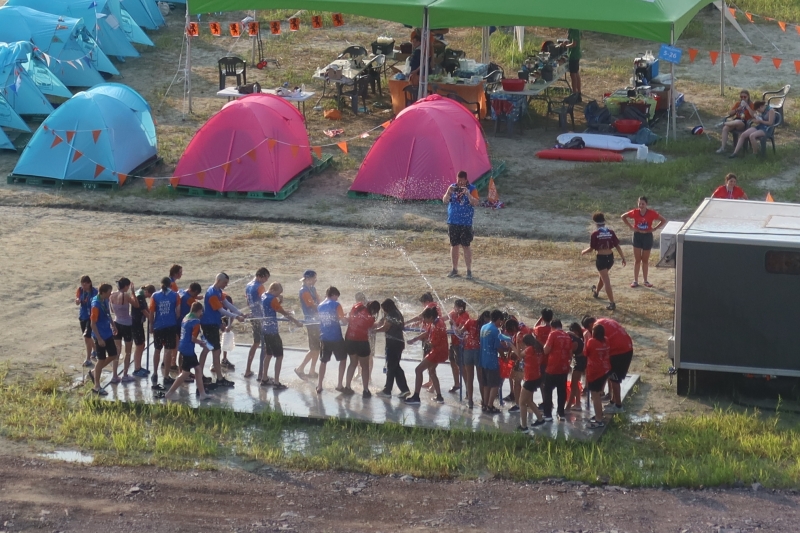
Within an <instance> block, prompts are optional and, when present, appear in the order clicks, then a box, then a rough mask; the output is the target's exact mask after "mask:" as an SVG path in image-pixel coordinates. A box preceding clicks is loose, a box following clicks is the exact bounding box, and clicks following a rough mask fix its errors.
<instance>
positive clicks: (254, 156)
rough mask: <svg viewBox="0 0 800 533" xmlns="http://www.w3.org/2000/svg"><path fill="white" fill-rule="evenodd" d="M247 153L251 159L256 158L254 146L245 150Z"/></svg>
mask: <svg viewBox="0 0 800 533" xmlns="http://www.w3.org/2000/svg"><path fill="white" fill-rule="evenodd" d="M247 155H248V156H250V159H252V160H253V161H255V160H256V149H255V148H253V149H252V150H250V151H249V152H247Z"/></svg>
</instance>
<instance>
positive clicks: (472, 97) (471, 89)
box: [389, 79, 488, 119]
mask: <svg viewBox="0 0 800 533" xmlns="http://www.w3.org/2000/svg"><path fill="white" fill-rule="evenodd" d="M409 85H411V83H410V82H409V81H408V80H394V79H390V80H389V94H391V96H392V112H394V114H395V115H397V114H398V113H400V111H402V110H403V109H405V107H406V97H405V93H404V91H403V89H405V88H406V87H408V86H409ZM428 87H429V91H428V93H429V94H439V95H442V96H447V95H448V94H457V95H458V96H460V97H461V98H463V99H464V100H466V101H467V102H475V103H477V104H478V109H479V116H480V118H481V119H484V118H486V115H487V113H488V107H487V105H486V94H485V93H484V84H483V82H482V81H481V82H480V83H476V84H474V85H470V84H466V83H441V82H429V83H428ZM434 89H435V90H434ZM469 111H470V112H472V111H473V110H472V109H470V110H469Z"/></svg>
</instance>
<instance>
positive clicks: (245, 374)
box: [244, 370, 255, 378]
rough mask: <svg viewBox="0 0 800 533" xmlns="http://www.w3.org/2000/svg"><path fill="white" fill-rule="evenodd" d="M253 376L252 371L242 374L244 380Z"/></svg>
mask: <svg viewBox="0 0 800 533" xmlns="http://www.w3.org/2000/svg"><path fill="white" fill-rule="evenodd" d="M253 376H255V373H254V372H253V371H252V370H248V371H247V372H245V373H244V377H246V378H252V377H253Z"/></svg>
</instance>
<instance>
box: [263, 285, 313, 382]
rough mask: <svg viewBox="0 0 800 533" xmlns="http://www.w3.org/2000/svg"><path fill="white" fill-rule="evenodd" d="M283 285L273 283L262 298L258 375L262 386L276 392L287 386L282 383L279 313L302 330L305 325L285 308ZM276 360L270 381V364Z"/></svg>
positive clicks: (281, 346)
mask: <svg viewBox="0 0 800 533" xmlns="http://www.w3.org/2000/svg"><path fill="white" fill-rule="evenodd" d="M282 294H283V285H281V284H280V283H272V284H270V286H269V289H267V292H265V293H264V294H263V295H262V296H261V314H262V317H263V320H261V321H260V322H262V324H261V325H260V326H261V336H262V339H263V343H262V344H261V362H260V364H259V365H258V375H259V376H261V377H262V379H261V386H262V387H269V386H271V387H272V388H273V389H275V390H283V389H285V388H286V385H284V384H283V383H281V365H282V363H283V340H281V336H280V334H279V332H278V313H280V314H282V315H283V316H285V317H286V319H287V320H289V322H291V323H292V324H293V325H294V326H296V327H298V328H301V327H303V324H302V323H301V322H300V321H299V320H296V319H295V318H294V317H293V316H292V315H291V314H290V313H287V312H286V311H285V310H284V309H283V306H282V305H281V304H282V303H283V296H282ZM273 358H274V359H275V378H274V379H272V380H270V379H269V377H268V376H267V371H268V370H269V363H270V361H271V360H272V359H273Z"/></svg>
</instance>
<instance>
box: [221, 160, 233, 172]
mask: <svg viewBox="0 0 800 533" xmlns="http://www.w3.org/2000/svg"><path fill="white" fill-rule="evenodd" d="M222 170H223V171H224V172H225V174H227V173H228V172H230V171H231V162H230V161H228V162H227V163H222Z"/></svg>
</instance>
